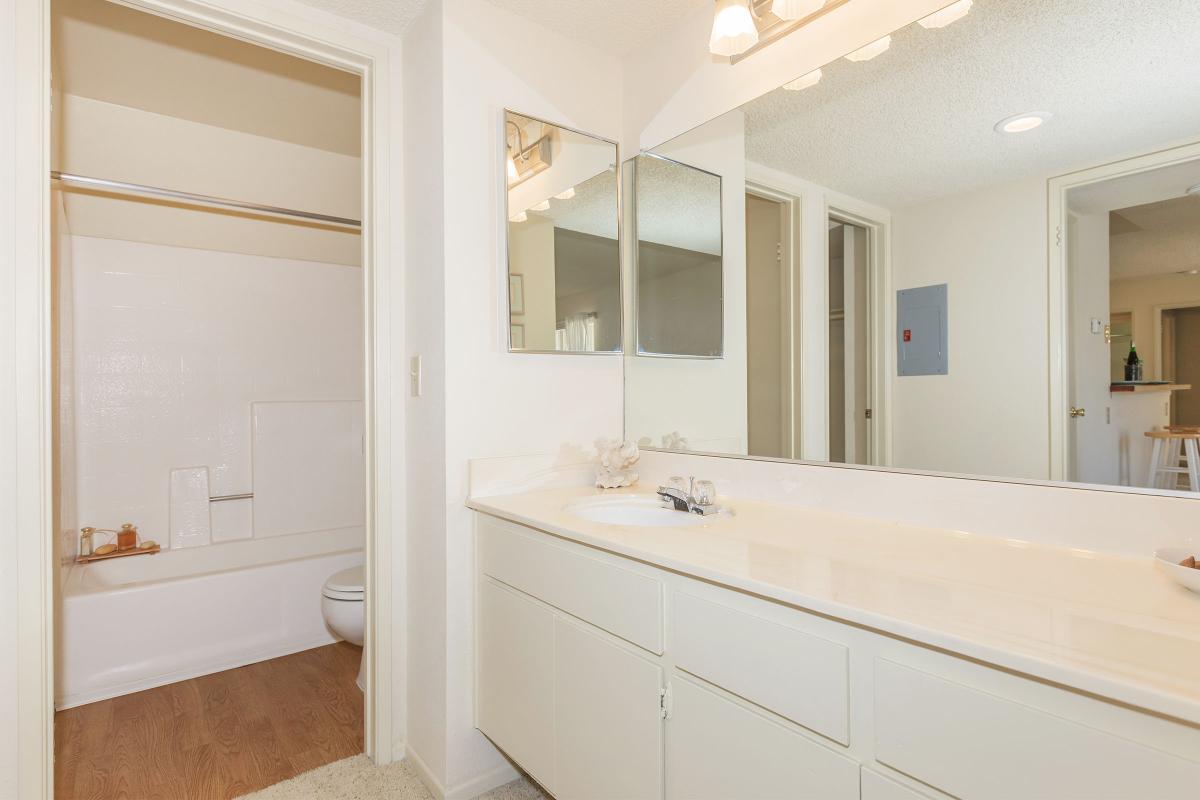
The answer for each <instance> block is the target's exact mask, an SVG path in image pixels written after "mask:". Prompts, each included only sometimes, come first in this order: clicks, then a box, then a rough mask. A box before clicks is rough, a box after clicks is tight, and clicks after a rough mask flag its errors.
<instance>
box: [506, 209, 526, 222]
mask: <svg viewBox="0 0 1200 800" xmlns="http://www.w3.org/2000/svg"><path fill="white" fill-rule="evenodd" d="M527 219H529V215H528V214H526V213H525V212H524V211H518V212H517V213H516V214H513V215H512V216H511V217H509V218H508V221H509V222H524V221H525V220H527Z"/></svg>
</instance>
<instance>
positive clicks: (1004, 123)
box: [995, 111, 1051, 133]
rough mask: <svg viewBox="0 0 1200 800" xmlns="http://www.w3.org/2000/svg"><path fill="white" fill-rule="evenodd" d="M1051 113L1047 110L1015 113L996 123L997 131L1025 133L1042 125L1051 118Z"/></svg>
mask: <svg viewBox="0 0 1200 800" xmlns="http://www.w3.org/2000/svg"><path fill="white" fill-rule="evenodd" d="M1050 117H1051V114H1050V113H1049V112H1046V111H1027V112H1026V113H1024V114H1013V115H1012V116H1011V117H1005V118H1004V119H1002V120H1000V121H999V122H997V123H996V126H995V127H996V132H997V133H1025V132H1026V131H1031V130H1033V129H1034V128H1038V127H1041V124H1042V123H1043V122H1045V121H1046V120H1048V119H1050Z"/></svg>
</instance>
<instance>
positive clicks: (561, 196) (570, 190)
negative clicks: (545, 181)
mask: <svg viewBox="0 0 1200 800" xmlns="http://www.w3.org/2000/svg"><path fill="white" fill-rule="evenodd" d="M574 196H575V187H574V186H568V187H567V188H566V189H564V190H563V191H561V192H559V193H558V194H556V195H554V199H555V200H570V199H571V198H572V197H574Z"/></svg>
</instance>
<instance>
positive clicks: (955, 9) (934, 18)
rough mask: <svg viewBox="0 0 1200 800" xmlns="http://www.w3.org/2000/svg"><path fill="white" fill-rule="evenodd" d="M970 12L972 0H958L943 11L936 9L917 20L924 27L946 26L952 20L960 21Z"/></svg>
mask: <svg viewBox="0 0 1200 800" xmlns="http://www.w3.org/2000/svg"><path fill="white" fill-rule="evenodd" d="M969 13H971V0H958V2H957V3H951V4H950V5H948V6H946V7H945V8H943V9H942V10H941V11H935V12H933V13H932V14H930V15H929V16H928V17H922V18H921V19H919V20H917V23H918V24H920V26H921V27H922V28H944V27H946V26H947V25H949V24H950V23H951V22H958V21H959V20H960V19H962V18H963V17H965V16H966V15H967V14H969Z"/></svg>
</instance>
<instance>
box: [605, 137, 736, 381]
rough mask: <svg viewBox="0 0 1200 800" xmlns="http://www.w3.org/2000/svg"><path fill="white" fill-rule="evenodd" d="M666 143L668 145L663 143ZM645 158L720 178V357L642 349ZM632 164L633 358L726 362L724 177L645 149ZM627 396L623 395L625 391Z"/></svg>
mask: <svg viewBox="0 0 1200 800" xmlns="http://www.w3.org/2000/svg"><path fill="white" fill-rule="evenodd" d="M663 144H666V142H664V143H663ZM642 156H645V157H646V158H656V159H658V160H659V161H666V162H667V163H669V164H678V165H679V166H681V167H687V168H688V169H693V170H695V171H697V172H703V173H704V174H705V175H711V176H713V177H714V178H716V179H717V210H718V212H719V214H720V217H721V354H720V355H717V356H701V355H689V354H687V353H657V352H654V351H651V350H643V349H642V333H641V324H640V323H641V315H640V314H639V310H640V306H639V299H640V295H641V293H640V292H639V291H638V288H639V286H640V276H641V258H640V257H639V248H640V245H641V241H642V240H641V238H640V237H639V236H638V191H637V188H638V168H637V159H638V158H641V157H642ZM629 161H630V162H631V163H632V164H633V191H632V192H631V195H632V196H631V198H630V202H629V212H630V221H631V223H632V227H633V242H632V245H633V246H632V247H631V248H630V251H629V258H630V259H631V260H632V263H631V264H630V269H629V282H630V284H632V286H631V289H632V291H631V294H630V297H631V298H632V299H631V302H630V309H629V313H630V315H631V316H632V317H633V355H634V357H635V358H682V359H687V360H689V361H723V360H724V359H725V179H724V177H722V176H721V175H718V174H717V173H715V172H710V171H709V170H706V169H703V168H702V167H697V166H695V165H693V164H688V163H685V162H683V161H680V160H678V159H675V158H669V157H667V156H663V155H659V154H658V153H652V152H650V151H648V150H643V151H641V152H640V153H638V154H637V155H636V156H634V157H633V158H631V159H629ZM622 395H624V392H622Z"/></svg>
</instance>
